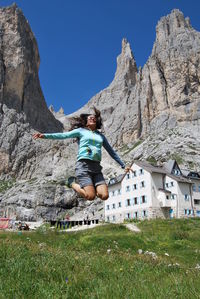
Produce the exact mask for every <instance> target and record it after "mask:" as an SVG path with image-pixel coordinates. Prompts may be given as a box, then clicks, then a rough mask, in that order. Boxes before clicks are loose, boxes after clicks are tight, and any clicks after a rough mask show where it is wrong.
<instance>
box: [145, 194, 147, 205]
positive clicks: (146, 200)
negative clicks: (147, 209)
mask: <svg viewBox="0 0 200 299" xmlns="http://www.w3.org/2000/svg"><path fill="white" fill-rule="evenodd" d="M145 203H147V196H146V195H145Z"/></svg>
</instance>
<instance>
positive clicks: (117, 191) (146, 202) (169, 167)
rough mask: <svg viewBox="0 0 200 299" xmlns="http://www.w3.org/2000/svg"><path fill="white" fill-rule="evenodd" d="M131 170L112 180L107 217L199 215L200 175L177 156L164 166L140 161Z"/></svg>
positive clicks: (106, 210) (110, 219) (178, 216)
mask: <svg viewBox="0 0 200 299" xmlns="http://www.w3.org/2000/svg"><path fill="white" fill-rule="evenodd" d="M131 169H132V172H130V173H128V174H125V175H121V176H119V177H116V178H112V179H111V180H110V181H109V184H108V188H109V198H108V200H107V201H105V203H104V208H105V221H109V222H123V221H124V220H125V219H145V218H148V219H150V218H173V217H176V218H180V217H191V216H200V176H199V174H198V173H196V172H190V171H187V173H186V171H183V172H182V171H181V169H180V168H179V166H178V164H177V162H176V161H174V160H170V161H169V162H167V163H165V164H164V165H163V166H162V167H161V166H152V165H151V164H149V163H147V162H141V161H137V162H134V163H133V164H132V166H131Z"/></svg>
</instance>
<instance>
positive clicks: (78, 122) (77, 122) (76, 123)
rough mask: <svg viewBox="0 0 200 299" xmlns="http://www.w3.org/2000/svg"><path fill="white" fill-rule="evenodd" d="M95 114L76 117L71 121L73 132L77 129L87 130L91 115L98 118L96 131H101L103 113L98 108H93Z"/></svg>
mask: <svg viewBox="0 0 200 299" xmlns="http://www.w3.org/2000/svg"><path fill="white" fill-rule="evenodd" d="M93 110H94V113H82V114H80V116H75V117H72V118H71V119H70V121H71V130H73V129H77V128H85V127H86V124H87V118H88V116H89V115H93V114H94V115H95V117H96V120H97V122H96V129H98V130H99V129H101V128H102V126H103V124H102V118H101V112H100V111H99V110H98V109H97V108H96V107H93Z"/></svg>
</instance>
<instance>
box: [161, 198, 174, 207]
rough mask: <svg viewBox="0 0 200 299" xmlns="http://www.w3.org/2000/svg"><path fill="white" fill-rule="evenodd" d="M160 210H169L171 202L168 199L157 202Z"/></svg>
mask: <svg viewBox="0 0 200 299" xmlns="http://www.w3.org/2000/svg"><path fill="white" fill-rule="evenodd" d="M159 204H160V207H161V208H171V206H172V201H171V200H170V199H162V200H160V201H159Z"/></svg>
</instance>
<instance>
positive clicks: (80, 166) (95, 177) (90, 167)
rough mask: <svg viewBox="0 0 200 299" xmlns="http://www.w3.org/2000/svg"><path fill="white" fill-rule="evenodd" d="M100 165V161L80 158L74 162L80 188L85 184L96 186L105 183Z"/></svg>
mask: <svg viewBox="0 0 200 299" xmlns="http://www.w3.org/2000/svg"><path fill="white" fill-rule="evenodd" d="M101 170H102V167H101V165H100V162H97V161H92V160H89V159H82V160H79V161H77V162H76V168H75V171H76V177H77V179H78V183H79V185H80V186H81V188H84V187H86V186H94V187H97V186H99V185H105V184H106V182H105V179H104V177H103V174H102V172H101Z"/></svg>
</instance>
